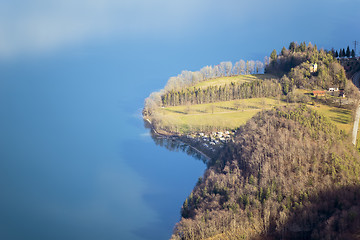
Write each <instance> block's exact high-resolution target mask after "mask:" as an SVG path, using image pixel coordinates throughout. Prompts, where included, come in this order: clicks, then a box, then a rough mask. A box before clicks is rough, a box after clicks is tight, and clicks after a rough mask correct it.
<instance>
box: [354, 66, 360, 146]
mask: <svg viewBox="0 0 360 240" xmlns="http://www.w3.org/2000/svg"><path fill="white" fill-rule="evenodd" d="M352 81H353V83H354V84H355V86H356V87H358V88H360V72H357V73H355V74H354V76H353V77H352ZM359 120H360V104H359V106H358V107H357V109H356V114H355V120H354V127H353V131H352V143H353V144H354V145H356V138H357V132H358V128H359Z"/></svg>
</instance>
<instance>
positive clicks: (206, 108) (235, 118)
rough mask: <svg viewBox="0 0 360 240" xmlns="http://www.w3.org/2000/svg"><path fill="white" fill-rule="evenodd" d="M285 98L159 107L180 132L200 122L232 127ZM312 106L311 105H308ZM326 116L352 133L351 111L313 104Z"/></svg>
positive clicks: (220, 126)
mask: <svg viewBox="0 0 360 240" xmlns="http://www.w3.org/2000/svg"><path fill="white" fill-rule="evenodd" d="M286 104H287V103H286V102H284V101H279V100H277V99H271V98H250V99H241V100H233V101H226V102H216V103H208V104H197V105H190V106H176V107H166V108H162V109H160V110H159V114H161V116H162V117H161V118H162V119H163V121H164V124H165V125H169V124H174V125H177V126H178V128H179V131H180V133H186V132H188V131H189V130H190V129H191V128H196V127H198V126H201V125H211V126H214V127H215V128H220V129H221V128H223V129H224V130H225V129H229V130H233V129H236V128H238V127H239V126H241V125H243V124H245V123H246V122H247V121H248V120H249V119H250V118H252V117H253V116H254V115H255V114H256V113H257V112H259V111H261V110H263V109H270V108H272V107H274V106H281V105H286ZM310 107H311V106H310ZM312 108H313V109H315V110H317V111H318V112H320V113H321V114H323V115H324V116H325V117H327V118H329V119H330V121H331V122H332V123H334V124H335V125H336V126H337V127H338V129H340V130H344V131H345V132H346V133H348V134H349V133H351V130H352V125H353V120H352V116H351V111H350V110H347V109H341V108H337V107H330V106H327V105H323V104H317V107H312Z"/></svg>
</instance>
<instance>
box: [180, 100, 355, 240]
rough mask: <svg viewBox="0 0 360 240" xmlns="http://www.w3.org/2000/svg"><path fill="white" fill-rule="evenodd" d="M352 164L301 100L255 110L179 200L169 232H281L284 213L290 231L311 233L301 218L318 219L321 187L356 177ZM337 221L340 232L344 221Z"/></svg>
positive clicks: (191, 235)
mask: <svg viewBox="0 0 360 240" xmlns="http://www.w3.org/2000/svg"><path fill="white" fill-rule="evenodd" d="M359 170H360V160H359V156H358V154H357V152H356V150H355V149H354V148H353V147H352V146H351V144H349V140H348V139H347V138H346V137H344V136H342V135H341V134H340V133H339V131H338V130H337V129H336V128H335V127H334V126H333V125H332V124H330V123H329V121H327V119H325V118H324V117H322V116H321V115H319V114H317V113H316V112H315V111H313V110H310V109H307V108H306V107H304V106H301V107H298V108H283V109H274V110H272V111H267V112H261V113H259V114H258V115H257V116H255V117H254V118H253V119H251V120H250V121H249V122H248V123H247V124H246V125H245V126H244V127H241V128H240V129H239V131H238V132H237V135H236V137H235V140H234V142H233V143H231V144H229V145H228V147H227V148H226V149H224V151H223V153H222V155H221V157H220V158H218V159H216V160H214V161H213V162H212V164H211V167H209V169H208V170H207V171H206V172H205V175H204V178H203V180H202V181H201V182H199V183H198V184H197V186H196V187H195V189H194V191H193V192H192V194H191V195H190V197H189V198H188V199H187V201H186V204H184V206H183V209H182V214H183V218H182V220H181V221H180V223H179V224H178V225H177V226H176V229H175V231H174V235H173V238H174V239H203V238H208V237H211V236H217V235H219V234H220V235H221V234H226V233H231V232H236V233H237V234H235V235H234V234H232V235H233V236H237V237H236V238H235V237H234V238H229V239H237V238H239V239H241V238H240V237H244V238H245V237H248V238H249V237H256V236H257V237H259V236H264V237H265V236H267V237H272V236H278V237H279V236H280V237H286V236H288V235H287V234H288V233H289V232H291V231H292V230H291V228H288V227H287V226H289V223H292V222H293V221H292V220H291V219H295V221H296V222H297V224H298V228H297V229H295V230H299V229H300V230H299V231H298V232H300V233H301V234H302V233H303V232H304V229H305V230H307V231H311V234H312V233H314V232H315V230H316V229H317V228H310V230H309V229H308V222H309V221H318V222H319V223H320V220H322V218H320V217H321V216H320V215H321V213H322V212H324V211H325V212H327V213H328V212H329V211H330V209H331V207H328V208H326V207H324V206H327V205H326V204H325V203H324V204H325V205H324V204H323V202H324V200H326V194H330V193H331V189H333V188H335V187H336V189H342V187H348V186H353V185H356V184H358V183H359V176H358V174H359ZM334 194H335V193H334ZM334 194H333V195H334ZM333 195H329V196H333ZM335 195H336V194H335ZM335 195H334V196H335ZM319 196H322V197H319ZM341 197H342V196H338V198H337V199H341ZM332 199H334V198H332ZM349 201H350V203H349V204H348V205H349V206H350V207H349V209H351V206H352V203H353V202H352V201H351V199H350V200H349ZM329 204H330V203H329ZM310 206H311V207H310ZM322 209H323V210H322ZM357 209H358V208H354V209H353V210H354V211H355V212H356V211H357ZM316 211H318V212H316ZM356 213H357V212H356ZM311 214H313V215H311ZM344 214H345V213H344ZM309 216H311V217H310V218H309ZM337 216H343V215H341V214H340V213H339V214H335V215H334V217H333V218H332V219H335V220H332V221H337V220H336V219H338V218H337ZM309 219H310V220H309ZM342 224H343V225H342V228H341V229H342V230H343V231H347V230H349V229H350V228H351V226H350V225H348V223H347V222H346V221H345V222H344V221H343V222H342ZM330 225H331V224H330ZM330 225H329V224H325V225H324V226H325V228H326V226H330ZM311 226H312V227H314V226H316V227H318V226H320V225H311ZM331 226H333V225H331ZM325 228H324V229H325ZM289 229H290V230H289ZM319 229H322V228H321V227H320V228H319ZM316 231H317V232H318V233H319V234H320V233H321V232H322V230H316ZM311 234H310V235H307V236H312V235H311ZM232 235H231V234H230V235H229V236H232ZM315 235H316V234H315V233H314V236H315ZM239 236H240V237H239ZM289 236H290V235H289ZM291 236H292V235H291ZM316 236H320V235H316ZM321 236H322V235H321ZM331 236H332V235H331Z"/></svg>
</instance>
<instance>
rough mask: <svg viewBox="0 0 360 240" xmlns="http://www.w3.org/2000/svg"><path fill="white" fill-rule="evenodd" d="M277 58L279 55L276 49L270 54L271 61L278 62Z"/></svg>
mask: <svg viewBox="0 0 360 240" xmlns="http://www.w3.org/2000/svg"><path fill="white" fill-rule="evenodd" d="M276 58H277V53H276V50H275V49H274V50H273V51H272V52H271V54H270V59H271V60H272V61H273V60H276Z"/></svg>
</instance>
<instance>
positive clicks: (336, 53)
mask: <svg viewBox="0 0 360 240" xmlns="http://www.w3.org/2000/svg"><path fill="white" fill-rule="evenodd" d="M335 57H336V58H337V57H339V53H338V51H337V50H336V51H335Z"/></svg>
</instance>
